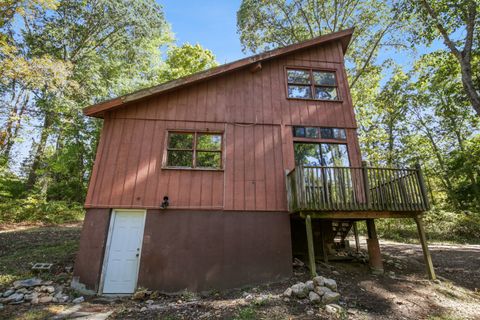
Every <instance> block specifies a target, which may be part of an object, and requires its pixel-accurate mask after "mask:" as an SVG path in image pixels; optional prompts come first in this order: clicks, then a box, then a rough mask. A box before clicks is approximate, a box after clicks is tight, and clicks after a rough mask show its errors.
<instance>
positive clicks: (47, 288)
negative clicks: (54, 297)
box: [40, 286, 55, 293]
mask: <svg viewBox="0 0 480 320" xmlns="http://www.w3.org/2000/svg"><path fill="white" fill-rule="evenodd" d="M40 291H41V292H48V293H53V292H55V287H54V286H41V287H40Z"/></svg>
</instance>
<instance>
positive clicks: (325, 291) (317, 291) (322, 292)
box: [315, 287, 333, 297]
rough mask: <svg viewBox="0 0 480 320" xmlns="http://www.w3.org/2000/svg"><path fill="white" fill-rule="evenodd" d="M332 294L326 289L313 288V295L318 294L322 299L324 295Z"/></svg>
mask: <svg viewBox="0 0 480 320" xmlns="http://www.w3.org/2000/svg"><path fill="white" fill-rule="evenodd" d="M331 292H333V291H332V290H330V289H329V288H327V287H315V293H316V294H318V295H319V296H320V297H322V296H323V295H324V294H325V293H331Z"/></svg>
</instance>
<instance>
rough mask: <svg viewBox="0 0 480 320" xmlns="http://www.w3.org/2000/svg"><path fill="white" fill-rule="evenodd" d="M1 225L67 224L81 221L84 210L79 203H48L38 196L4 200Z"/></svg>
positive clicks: (1, 205)
mask: <svg viewBox="0 0 480 320" xmlns="http://www.w3.org/2000/svg"><path fill="white" fill-rule="evenodd" d="M0 213H1V215H0V223H13V222H22V221H32V222H35V221H36V222H45V223H55V224H57V223H65V222H72V221H80V220H82V219H83V216H84V209H83V207H82V205H80V204H79V203H67V202H65V201H47V200H45V199H42V198H39V197H38V196H37V197H35V196H30V197H27V198H20V199H8V200H3V201H2V202H1V203H0Z"/></svg>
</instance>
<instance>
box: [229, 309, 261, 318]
mask: <svg viewBox="0 0 480 320" xmlns="http://www.w3.org/2000/svg"><path fill="white" fill-rule="evenodd" d="M233 319H234V320H253V319H257V311H256V310H255V308H254V307H252V306H247V307H243V308H241V309H240V310H239V311H238V313H237V314H236V316H235V317H234V318H233Z"/></svg>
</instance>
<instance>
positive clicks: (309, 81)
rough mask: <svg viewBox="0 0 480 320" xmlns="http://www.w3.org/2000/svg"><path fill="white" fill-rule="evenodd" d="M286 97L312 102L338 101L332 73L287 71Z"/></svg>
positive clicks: (334, 78)
mask: <svg viewBox="0 0 480 320" xmlns="http://www.w3.org/2000/svg"><path fill="white" fill-rule="evenodd" d="M287 86H288V97H289V98H297V99H313V100H338V92H337V79H336V77H335V72H334V71H321V70H311V69H287Z"/></svg>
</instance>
